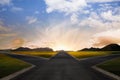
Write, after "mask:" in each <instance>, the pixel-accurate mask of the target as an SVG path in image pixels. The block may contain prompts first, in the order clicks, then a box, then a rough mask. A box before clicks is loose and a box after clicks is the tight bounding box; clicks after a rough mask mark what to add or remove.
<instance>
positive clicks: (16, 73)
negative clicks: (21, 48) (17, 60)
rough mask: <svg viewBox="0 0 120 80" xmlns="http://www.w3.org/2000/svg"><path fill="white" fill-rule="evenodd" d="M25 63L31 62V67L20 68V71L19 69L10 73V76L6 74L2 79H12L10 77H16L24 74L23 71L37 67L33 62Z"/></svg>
mask: <svg viewBox="0 0 120 80" xmlns="http://www.w3.org/2000/svg"><path fill="white" fill-rule="evenodd" d="M22 61H23V60H22ZM23 62H25V61H23ZM25 63H27V64H30V65H31V66H30V67H27V68H24V69H22V70H20V71H17V72H15V73H12V74H10V75H8V76H5V77H3V78H1V79H0V80H10V79H12V78H14V77H16V76H18V75H20V74H22V73H25V72H27V71H29V70H30V69H32V68H34V67H36V66H35V65H33V64H31V63H28V62H25Z"/></svg>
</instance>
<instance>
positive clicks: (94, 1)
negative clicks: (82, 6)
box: [86, 0, 120, 3]
mask: <svg viewBox="0 0 120 80" xmlns="http://www.w3.org/2000/svg"><path fill="white" fill-rule="evenodd" d="M86 1H87V2H90V3H103V2H114V1H120V0H86Z"/></svg>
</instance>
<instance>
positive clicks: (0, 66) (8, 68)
mask: <svg viewBox="0 0 120 80" xmlns="http://www.w3.org/2000/svg"><path fill="white" fill-rule="evenodd" d="M29 66H31V65H30V64H27V63H25V62H23V61H20V60H18V59H15V58H11V57H9V56H6V55H4V54H0V78H2V77H5V76H7V75H9V74H12V73H14V72H17V71H19V70H22V69H24V68H27V67H29Z"/></svg>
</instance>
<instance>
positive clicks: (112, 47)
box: [79, 44, 120, 51]
mask: <svg viewBox="0 0 120 80" xmlns="http://www.w3.org/2000/svg"><path fill="white" fill-rule="evenodd" d="M79 51H120V46H119V45H118V44H110V45H107V46H105V47H103V48H93V47H92V48H84V49H82V50H79Z"/></svg>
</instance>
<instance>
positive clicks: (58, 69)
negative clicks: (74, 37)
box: [9, 51, 120, 80]
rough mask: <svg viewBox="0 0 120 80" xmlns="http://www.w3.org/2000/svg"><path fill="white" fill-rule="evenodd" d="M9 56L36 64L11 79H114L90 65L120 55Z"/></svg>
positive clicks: (64, 53) (62, 54)
mask: <svg viewBox="0 0 120 80" xmlns="http://www.w3.org/2000/svg"><path fill="white" fill-rule="evenodd" d="M9 56H12V57H14V58H18V59H21V60H24V61H27V62H30V63H32V64H34V65H36V67H35V68H33V69H31V70H29V71H27V72H25V73H23V74H22V75H19V76H17V77H16V78H14V79H12V80H114V79H112V78H110V77H108V76H106V75H104V74H102V73H100V72H98V71H96V70H94V69H92V68H91V67H92V66H93V65H95V64H98V63H100V62H103V61H106V60H109V59H112V58H116V57H120V55H110V56H104V57H94V58H88V59H84V60H83V59H82V60H77V59H75V58H74V57H72V56H70V55H69V54H67V53H66V52H64V51H61V52H59V53H58V54H56V55H55V56H53V57H52V58H50V59H49V60H47V59H43V58H35V57H27V56H22V55H13V54H11V55H10V54H9Z"/></svg>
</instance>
